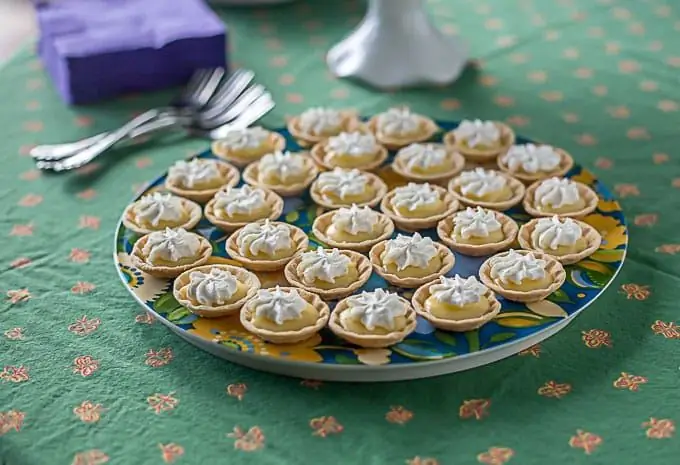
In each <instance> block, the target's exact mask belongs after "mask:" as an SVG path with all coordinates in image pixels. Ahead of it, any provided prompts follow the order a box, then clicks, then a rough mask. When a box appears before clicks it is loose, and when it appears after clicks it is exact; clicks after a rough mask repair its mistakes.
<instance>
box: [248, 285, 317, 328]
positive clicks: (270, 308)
mask: <svg viewBox="0 0 680 465" xmlns="http://www.w3.org/2000/svg"><path fill="white" fill-rule="evenodd" d="M253 299H254V302H255V305H254V306H255V318H265V319H267V320H269V321H273V322H274V323H276V324H277V325H282V324H284V323H285V322H286V321H290V320H297V319H298V318H300V316H301V315H302V311H303V310H304V309H305V307H307V301H306V300H305V299H303V298H302V297H300V294H298V293H297V292H296V291H294V290H292V289H291V290H287V291H284V290H283V289H281V288H280V287H279V286H276V287H275V288H274V290H272V289H260V290H259V291H257V294H256V295H255V297H254V298H253Z"/></svg>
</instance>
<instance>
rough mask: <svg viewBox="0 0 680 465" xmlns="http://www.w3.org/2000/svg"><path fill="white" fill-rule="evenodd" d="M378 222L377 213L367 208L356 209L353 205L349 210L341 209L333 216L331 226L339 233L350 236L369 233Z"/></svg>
mask: <svg viewBox="0 0 680 465" xmlns="http://www.w3.org/2000/svg"><path fill="white" fill-rule="evenodd" d="M378 220H379V214H378V212H376V211H375V210H372V209H370V208H368V207H361V208H360V207H357V206H356V205H355V204H352V206H351V207H350V208H341V209H339V210H337V211H336V212H335V214H334V215H333V224H335V226H336V227H337V228H338V229H339V230H340V231H344V232H346V233H347V234H351V235H352V236H355V235H357V234H361V233H370V232H371V231H373V225H375V224H377V223H378Z"/></svg>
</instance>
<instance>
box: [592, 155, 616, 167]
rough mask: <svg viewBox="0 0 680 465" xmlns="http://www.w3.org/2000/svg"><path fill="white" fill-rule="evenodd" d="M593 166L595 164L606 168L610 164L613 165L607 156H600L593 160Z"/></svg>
mask: <svg viewBox="0 0 680 465" xmlns="http://www.w3.org/2000/svg"><path fill="white" fill-rule="evenodd" d="M595 166H597V167H598V168H602V169H603V170H608V169H610V168H611V167H612V166H614V162H613V161H611V160H610V159H609V158H602V157H600V158H598V159H597V160H595Z"/></svg>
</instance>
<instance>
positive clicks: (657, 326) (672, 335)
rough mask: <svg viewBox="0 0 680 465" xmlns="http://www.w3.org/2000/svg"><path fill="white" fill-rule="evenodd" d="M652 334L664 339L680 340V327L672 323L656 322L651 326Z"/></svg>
mask: <svg viewBox="0 0 680 465" xmlns="http://www.w3.org/2000/svg"><path fill="white" fill-rule="evenodd" d="M651 328H652V331H654V334H657V335H660V336H663V337H665V338H666V339H680V326H678V325H676V324H675V323H673V322H672V321H671V322H669V323H666V322H664V321H661V320H656V321H655V322H654V324H652V326H651Z"/></svg>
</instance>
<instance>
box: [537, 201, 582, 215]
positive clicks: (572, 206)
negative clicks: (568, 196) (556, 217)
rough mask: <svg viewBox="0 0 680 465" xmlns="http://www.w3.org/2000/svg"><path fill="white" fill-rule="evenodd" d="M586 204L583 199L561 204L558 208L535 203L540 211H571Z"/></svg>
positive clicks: (580, 208) (579, 208) (577, 209)
mask: <svg viewBox="0 0 680 465" xmlns="http://www.w3.org/2000/svg"><path fill="white" fill-rule="evenodd" d="M585 206H586V201H585V200H584V199H578V200H577V201H576V202H574V203H569V204H566V205H562V206H560V207H558V208H555V207H553V206H552V205H550V204H548V205H542V204H538V205H536V208H537V209H538V210H540V211H542V212H546V213H571V212H575V211H579V210H582V209H583V208H585Z"/></svg>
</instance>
